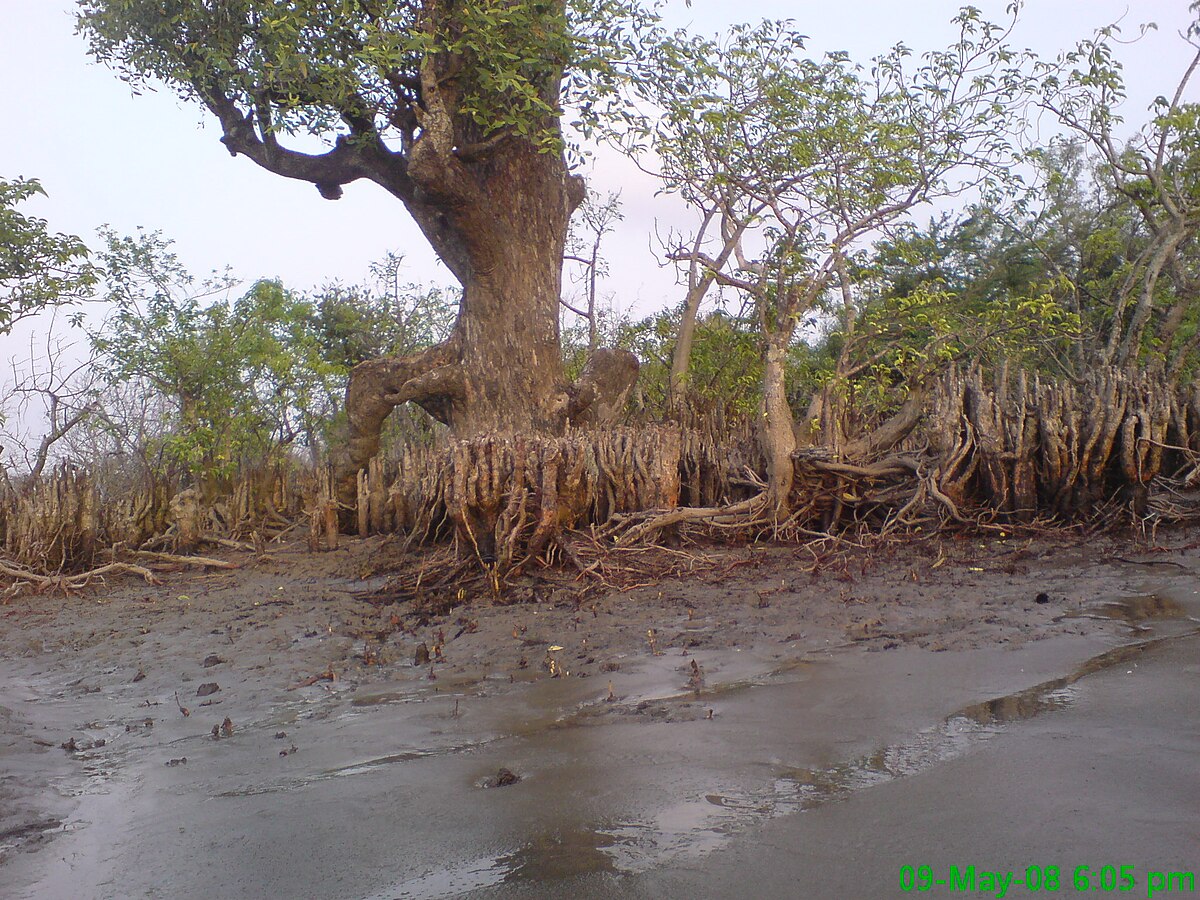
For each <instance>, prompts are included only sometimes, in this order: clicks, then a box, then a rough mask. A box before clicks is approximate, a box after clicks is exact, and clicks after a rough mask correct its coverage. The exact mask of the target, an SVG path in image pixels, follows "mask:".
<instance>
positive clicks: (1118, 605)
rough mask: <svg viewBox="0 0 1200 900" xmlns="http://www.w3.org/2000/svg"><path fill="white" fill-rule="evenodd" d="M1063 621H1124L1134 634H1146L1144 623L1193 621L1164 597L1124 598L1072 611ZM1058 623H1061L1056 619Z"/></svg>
mask: <svg viewBox="0 0 1200 900" xmlns="http://www.w3.org/2000/svg"><path fill="white" fill-rule="evenodd" d="M1061 619H1101V620H1104V621H1111V622H1124V623H1125V624H1126V625H1128V626H1130V627H1131V628H1133V629H1134V630H1135V631H1146V630H1148V629H1147V628H1146V625H1145V623H1147V622H1154V621H1160V620H1165V619H1192V620H1193V621H1197V620H1196V619H1195V617H1193V616H1191V615H1189V614H1188V611H1187V610H1186V609H1184V607H1183V606H1182V605H1181V604H1179V603H1178V602H1176V601H1175V600H1172V599H1171V598H1170V597H1166V596H1163V595H1162V594H1139V595H1136V596H1133V597H1122V598H1120V599H1119V600H1110V601H1107V602H1105V603H1100V604H1097V605H1093V606H1087V607H1084V608H1083V609H1080V610H1076V611H1074V612H1069V613H1067V614H1066V615H1064V616H1061V617H1060V620H1061ZM1056 621H1058V620H1056Z"/></svg>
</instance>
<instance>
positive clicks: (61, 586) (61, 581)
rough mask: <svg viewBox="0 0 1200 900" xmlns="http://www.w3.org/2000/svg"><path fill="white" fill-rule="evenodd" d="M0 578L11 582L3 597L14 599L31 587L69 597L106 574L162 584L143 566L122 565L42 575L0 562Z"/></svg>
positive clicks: (118, 563) (113, 563)
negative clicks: (1, 576)
mask: <svg viewBox="0 0 1200 900" xmlns="http://www.w3.org/2000/svg"><path fill="white" fill-rule="evenodd" d="M0 575H3V576H5V577H6V578H11V579H13V583H12V584H11V585H9V586H8V587H7V588H6V589H5V590H4V593H3V596H5V597H11V596H14V595H16V594H17V593H19V592H20V591H21V590H23V589H25V588H33V589H34V590H35V591H38V592H45V591H62V592H63V593H64V594H69V593H71V592H72V591H82V590H83V589H85V588H87V587H90V586H91V585H92V583H93V582H95V581H97V580H103V579H104V578H105V576H109V575H139V576H141V577H142V578H143V579H145V581H146V583H147V584H156V585H157V584H162V581H160V580H159V579H158V578H157V577H156V576H155V574H154V573H153V572H151V571H150V570H149V569H147V568H145V567H144V566H138V565H134V564H133V563H122V562H112V563H108V564H107V565H103V566H99V567H97V568H95V569H89V570H88V571H86V572H79V573H77V574H75V575H42V574H39V573H37V572H34V571H33V570H31V569H27V568H25V567H24V566H19V565H10V564H9V563H6V562H4V561H2V560H0Z"/></svg>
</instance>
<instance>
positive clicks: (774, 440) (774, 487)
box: [759, 328, 796, 519]
mask: <svg viewBox="0 0 1200 900" xmlns="http://www.w3.org/2000/svg"><path fill="white" fill-rule="evenodd" d="M790 339H791V332H790V329H787V328H784V329H781V330H780V331H778V332H774V333H772V334H769V335H767V337H766V342H767V347H766V354H765V359H764V365H763V378H762V386H763V393H762V400H761V402H760V407H759V412H760V415H759V440H760V441H761V443H762V450H763V456H764V457H765V458H766V461H767V497H768V500H769V501H770V504H771V510H772V512H773V513H774V515H775V516H776V518H777V519H781V518H784V517H785V516H786V514H787V512H788V508H789V507H788V504H789V498H790V496H791V493H792V483H793V481H794V480H795V463H794V462H793V461H792V454H793V453H794V452H795V450H796V432H795V427H794V423H793V421H792V407H791V405H790V404H789V403H788V399H787V380H786V369H785V367H786V364H787V347H788V342H789V341H790Z"/></svg>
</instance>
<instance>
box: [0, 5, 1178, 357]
mask: <svg viewBox="0 0 1200 900" xmlns="http://www.w3.org/2000/svg"><path fill="white" fill-rule="evenodd" d="M976 5H978V6H980V7H981V8H982V9H983V11H984V13H985V14H986V15H988V16H989V17H991V18H993V19H994V20H995V19H1003V17H1004V8H1005V6H1006V5H1007V0H1000V2H992V0H976ZM73 6H74V4H73V3H71V2H70V0H0V11H2V12H0V84H3V85H4V90H3V91H2V92H0V122H3V123H4V135H3V139H2V140H0V176H4V177H8V178H12V177H17V176H25V177H36V178H39V179H41V181H42V183H43V185H44V186H45V188H46V189H47V191H48V192H49V195H50V196H49V199H47V200H39V201H37V202H36V204H34V203H30V204H29V205H28V206H27V207H26V209H27V210H28V211H33V212H36V213H37V214H38V215H41V216H43V217H45V218H46V219H48V220H49V222H50V225H51V227H52V228H53V229H54V230H58V231H67V232H72V233H76V234H79V235H81V236H83V237H84V238H85V239H87V240H89V241H90V242H92V243H95V237H94V236H95V229H96V228H97V227H98V226H100V225H103V224H108V225H111V226H112V227H113V228H115V229H116V230H117V231H119V232H122V233H129V232H132V231H133V230H134V229H135V228H137V227H138V226H143V227H145V228H148V229H161V230H162V231H163V232H164V234H166V235H167V236H169V237H171V238H173V239H174V240H175V241H176V242H177V250H178V251H179V254H180V256H181V258H182V259H183V260H184V262H185V263H186V264H187V265H188V266H189V267H190V268H191V269H192V270H193V271H195V272H198V273H203V272H207V271H209V270H211V269H214V268H221V267H224V266H225V265H227V264H228V265H230V266H232V267H233V269H234V271H235V272H236V273H237V274H238V275H239V276H241V277H243V278H245V279H247V280H252V279H254V278H257V277H276V276H278V277H280V278H282V279H283V280H284V281H285V282H286V283H287V284H288V285H290V286H294V287H297V288H301V289H303V288H308V287H311V286H314V285H319V284H321V283H323V282H326V281H328V280H330V279H341V280H343V281H357V280H361V279H362V277H363V276H364V273H365V271H366V268H367V264H368V263H369V262H371V261H372V260H377V259H379V258H381V257H382V256H383V254H384V253H385V252H387V251H399V252H402V253H404V254H405V255H406V258H407V260H408V269H407V271H406V273H405V274H406V277H407V278H410V279H412V280H417V281H433V282H443V283H444V282H447V281H449V278H448V275H447V274H446V272H445V270H444V269H443V268H440V267H439V266H438V264H437V263H436V260H435V259H434V258H433V256H432V254H431V252H430V251H429V249H428V247H427V246H426V245H425V243H424V241H423V240H422V238H421V236H420V234H419V233H418V232H417V230H416V228H415V227H414V226H413V225H412V224H411V222H410V220H409V219H408V217H407V215H406V213H405V211H404V209H403V207H402V206H401V205H400V204H399V202H397V201H396V200H394V199H393V198H391V197H390V196H389V195H387V194H386V193H384V191H383V190H382V189H380V188H378V187H375V186H374V185H371V184H368V183H366V182H359V183H356V184H352V185H349V186H347V189H346V192H345V196H344V198H343V199H341V200H339V201H337V202H329V201H325V200H322V199H320V197H319V196H318V194H317V191H316V190H315V189H314V188H313V187H312V186H311V185H307V184H304V183H301V182H296V181H289V180H286V179H282V178H278V177H276V176H273V175H270V174H269V173H267V172H265V171H262V170H260V169H258V168H257V167H256V166H255V165H254V164H253V163H251V162H249V161H248V160H246V159H245V158H244V157H239V158H237V159H234V158H232V157H230V156H229V154H228V153H227V152H226V150H225V149H224V147H223V146H222V145H221V144H220V143H219V142H218V138H219V136H220V134H219V130H218V129H217V128H216V127H215V126H214V125H213V123H212V122H210V121H208V120H207V118H206V116H205V115H204V114H203V112H202V110H201V109H199V108H198V107H196V106H193V105H188V104H184V103H183V102H182V101H179V100H177V99H176V98H175V97H174V96H173V95H172V94H171V93H170V92H169V91H167V90H162V91H159V92H158V93H152V94H147V95H144V96H140V97H134V96H131V92H130V89H129V88H128V86H126V85H124V84H122V83H121V82H120V81H118V80H117V79H116V78H115V77H114V76H113V75H112V73H111V72H110V71H108V70H107V69H105V68H104V67H102V66H99V65H96V64H95V63H92V62H91V61H90V60H89V59H88V58H87V56H86V55H85V53H84V44H83V41H82V39H80V38H79V37H77V36H76V35H75V34H74V22H73V18H72V9H73ZM958 6H959V4H958V3H956V2H953V0H950V2H945V0H839V2H836V3H834V2H829V0H820V2H812V0H792V2H783V0H740V2H730V0H694V2H693V4H692V6H691V8H690V9H687V8H686V7H685V5H684V3H683V2H682V0H673V3H672V7H671V9H672V13H673V14H674V15H676V16H677V19H678V21H679V22H680V23H681V24H682V23H684V22H687V21H690V22H692V23H693V24H694V26H695V27H696V28H697V29H698V30H700V31H703V32H713V31H716V30H718V29H720V28H722V27H723V26H725V25H728V24H730V23H731V22H732V21H734V20H741V21H745V20H755V19H760V18H764V17H765V18H787V17H790V18H792V19H794V20H796V22H797V23H798V25H799V27H800V29H801V30H802V31H803V32H804V33H806V34H808V35H810V43H809V46H810V49H811V50H812V51H813V53H814V54H819V53H822V52H824V51H827V50H835V49H844V50H847V51H849V53H850V54H851V57H852V58H853V59H855V60H856V61H861V62H866V61H868V60H869V58H870V57H871V56H872V55H873V54H875V53H878V52H880V51H882V50H884V49H886V48H887V47H889V46H890V45H892V44H894V43H895V42H897V41H900V40H903V41H904V42H905V43H907V44H908V45H909V46H911V47H913V48H914V49H917V50H924V49H931V48H934V47H939V46H944V45H946V44H947V43H948V42H950V41H951V40H952V39H953V37H954V32H953V29H952V27H951V26H950V24H949V20H950V19H951V17H952V16H953V15H954V14H955V12H956V10H957V8H958ZM1187 7H1188V0H1133V2H1113V0H1029V3H1028V6H1027V9H1026V10H1025V12H1024V13H1023V16H1022V22H1021V24H1020V26H1019V30H1018V32H1017V33H1016V35H1015V37H1014V42H1015V43H1017V44H1018V45H1021V46H1029V47H1032V48H1033V49H1035V50H1037V51H1039V52H1040V53H1043V54H1046V55H1051V56H1052V55H1053V54H1054V53H1055V52H1056V51H1057V50H1059V49H1062V48H1065V47H1067V46H1069V45H1071V44H1073V43H1074V41H1075V40H1076V39H1077V38H1079V37H1081V36H1084V35H1086V34H1089V33H1090V32H1091V31H1092V30H1093V29H1095V28H1096V27H1098V26H1101V25H1104V24H1106V23H1108V22H1111V21H1114V20H1117V19H1123V22H1124V28H1123V30H1124V33H1125V35H1126V36H1128V37H1132V36H1134V35H1136V34H1137V32H1138V27H1137V26H1138V25H1139V24H1140V23H1142V22H1146V21H1157V22H1158V23H1159V25H1160V26H1161V27H1160V30H1159V31H1158V32H1157V33H1152V34H1150V35H1149V36H1148V37H1147V38H1145V39H1144V40H1143V41H1142V42H1140V43H1139V44H1137V45H1134V46H1130V47H1126V48H1123V51H1122V59H1124V61H1125V63H1126V68H1127V75H1128V79H1129V82H1130V85H1131V88H1132V90H1131V99H1130V102H1129V104H1128V105H1127V108H1126V117H1127V119H1128V120H1129V121H1141V120H1142V118H1143V116H1142V112H1143V111H1144V110H1145V108H1146V106H1147V105H1148V104H1149V102H1150V101H1151V100H1152V99H1153V98H1154V96H1155V95H1157V94H1159V93H1163V92H1165V91H1167V90H1169V89H1171V88H1172V87H1173V85H1174V80H1175V79H1176V78H1177V77H1178V75H1179V73H1180V72H1181V71H1182V70H1183V67H1184V65H1185V64H1186V61H1187V59H1188V58H1189V56H1190V54H1189V50H1188V47H1187V46H1186V45H1185V44H1184V43H1183V41H1182V40H1181V39H1180V38H1179V37H1178V32H1179V31H1180V30H1181V29H1183V28H1184V27H1185V26H1186V25H1187V23H1188V21H1189V14H1188V11H1187ZM1193 99H1195V97H1193ZM591 174H592V177H591V180H590V183H591V187H592V189H593V190H594V191H596V192H598V193H604V192H605V191H608V190H615V189H621V188H623V189H624V201H625V206H624V210H625V217H626V218H625V222H624V223H623V225H622V229H621V231H620V233H619V234H617V235H616V236H614V238H613V239H611V240H610V242H609V244H608V245H607V248H606V249H607V255H608V256H609V258H610V259H611V260H612V261H613V263H614V265H613V277H612V279H611V280H610V283H609V285H608V289H609V290H610V291H612V292H614V293H616V294H617V295H618V296H619V302H620V305H621V306H623V307H629V306H631V305H632V306H635V308H636V309H637V310H638V311H639V312H647V311H651V310H653V309H657V308H660V307H662V306H664V305H667V304H669V303H675V302H678V300H679V298H680V295H679V292H678V290H677V289H675V288H674V287H673V278H672V276H671V275H670V273H669V272H667V271H665V270H661V269H660V268H659V267H658V265H657V261H656V258H655V253H654V249H655V248H654V246H653V244H652V241H651V238H650V235H651V234H652V232H653V231H654V227H655V223H656V222H659V223H660V224H661V223H668V224H669V223H671V222H676V221H678V220H677V219H676V216H677V213H676V211H674V210H673V209H672V207H671V206H670V204H669V203H668V202H667V201H665V200H663V199H662V198H655V197H654V185H653V183H652V182H650V181H648V180H647V179H646V178H645V177H644V176H643V177H640V178H639V176H638V174H637V173H636V171H635V170H634V169H633V167H632V166H630V165H629V164H628V163H627V162H626V161H624V160H622V159H620V158H619V157H615V156H614V155H612V154H611V153H610V154H608V155H606V156H603V157H601V158H600V160H599V161H598V162H597V163H596V166H595V170H594V171H593V172H592V173H591ZM5 340H8V341H10V342H12V341H15V340H16V338H15V337H13V338H8V339H4V338H0V341H5ZM26 347H27V344H26ZM15 352H17V351H16V348H15V347H10V348H9V352H5V353H2V354H0V356H2V357H5V358H7V357H10V356H11V355H12V354H13V353H15Z"/></svg>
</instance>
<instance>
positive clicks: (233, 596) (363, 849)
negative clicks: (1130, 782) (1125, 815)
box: [0, 535, 1200, 900]
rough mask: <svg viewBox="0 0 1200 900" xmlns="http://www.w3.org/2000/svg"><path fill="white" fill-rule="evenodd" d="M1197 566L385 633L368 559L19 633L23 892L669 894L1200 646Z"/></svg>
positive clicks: (969, 572) (824, 583)
mask: <svg viewBox="0 0 1200 900" xmlns="http://www.w3.org/2000/svg"><path fill="white" fill-rule="evenodd" d="M1188 540H1189V538H1188V536H1187V535H1179V536H1178V537H1177V539H1176V543H1177V545H1178V548H1177V549H1174V550H1169V551H1167V552H1165V553H1158V554H1154V555H1146V556H1145V558H1146V560H1148V561H1150V562H1152V563H1153V564H1149V565H1142V564H1140V563H1139V562H1138V559H1139V557H1137V556H1136V555H1135V553H1134V552H1133V551H1131V550H1129V549H1127V548H1126V549H1124V552H1123V554H1122V555H1123V557H1124V558H1123V559H1116V558H1114V557H1115V556H1117V554H1114V553H1112V552H1107V553H1106V552H1103V551H1102V550H1100V549H1099V548H1097V547H1096V546H1095V545H1094V544H1092V545H1087V544H1080V545H1077V546H1075V547H1073V548H1067V549H1066V550H1063V549H1062V548H1061V547H1047V546H1038V545H1036V544H1034V545H1022V546H1020V547H1016V548H1014V547H1013V546H1012V545H1011V544H1000V543H999V542H997V544H996V545H993V546H972V547H971V548H970V553H969V555H964V556H963V558H960V559H958V560H953V559H952V560H951V561H950V563H949V564H945V563H940V562H938V560H939V559H942V558H943V556H942V555H940V554H939V555H933V554H930V555H928V556H922V555H919V554H918V555H916V556H900V557H898V558H888V559H875V560H874V561H873V562H872V565H871V566H863V567H861V568H860V569H859V570H856V571H855V572H854V573H853V575H852V577H851V578H850V579H848V580H847V579H845V578H842V577H839V575H838V574H833V575H829V576H826V577H824V578H813V577H811V576H808V575H806V576H803V577H800V576H797V575H796V574H795V572H794V559H795V557H794V556H791V555H789V554H788V553H783V552H778V553H775V554H773V555H764V556H763V557H761V558H759V559H756V561H755V564H754V565H753V566H739V568H738V570H737V571H738V576H737V579H736V580H732V579H729V578H726V579H717V580H713V581H710V582H705V581H701V580H699V579H696V580H682V581H678V582H671V583H664V584H660V585H653V586H648V587H645V588H642V589H638V590H636V591H633V592H630V593H627V594H624V595H614V596H611V597H607V598H604V599H602V600H600V601H599V602H597V603H596V604H595V606H594V607H593V608H592V609H587V608H583V609H581V608H579V607H578V606H576V605H573V604H571V603H570V602H564V603H562V604H561V605H553V604H539V605H531V606H525V607H489V606H486V605H484V604H482V603H477V604H476V605H473V606H468V607H465V608H464V609H463V610H455V611H452V612H451V614H450V615H449V616H447V617H446V618H445V619H444V620H443V621H436V620H435V621H431V622H427V623H424V624H422V625H420V626H412V627H403V626H402V627H399V628H397V627H395V626H393V628H392V630H391V631H387V629H384V628H380V627H379V623H381V622H394V621H395V620H396V618H398V613H400V612H402V611H401V610H397V609H393V608H386V607H385V608H383V609H376V608H372V607H370V606H369V605H365V604H363V603H361V602H360V601H358V600H357V599H355V597H356V596H357V593H356V592H357V590H358V587H359V583H360V582H361V580H362V579H361V575H358V576H357V577H356V574H355V573H356V572H357V570H359V569H361V568H363V567H364V566H365V562H366V561H367V559H368V558H369V555H370V554H371V553H377V552H378V549H377V548H372V547H370V546H364V547H362V548H361V549H360V551H359V553H360V555H357V556H356V555H351V556H349V557H348V558H346V559H344V560H343V562H342V570H341V571H337V570H336V569H335V570H334V571H328V568H329V567H328V562H329V560H328V558H324V559H322V558H319V557H318V558H316V559H315V560H312V559H309V558H308V557H301V556H297V557H296V559H295V560H287V561H284V562H281V564H280V565H279V566H278V567H275V568H272V567H269V566H267V567H260V568H258V569H256V570H252V571H247V572H243V573H238V577H237V578H234V579H229V578H222V579H209V580H197V581H193V582H190V583H176V584H172V585H169V586H167V587H166V588H165V589H164V590H163V592H162V593H161V594H157V595H153V596H149V597H148V596H147V595H146V594H145V593H144V592H139V591H136V590H133V591H130V590H128V589H122V590H121V591H114V592H113V593H112V594H110V595H108V596H105V597H102V598H94V597H93V598H84V599H81V598H65V599H64V598H59V599H55V598H32V599H30V600H29V601H28V605H26V606H25V607H22V608H15V607H13V606H12V605H11V604H10V605H9V606H7V607H4V608H0V610H2V611H3V612H5V613H6V615H5V617H4V618H3V619H2V620H0V621H2V622H3V628H4V631H3V633H2V634H0V648H2V649H3V651H4V657H3V659H2V661H0V675H2V676H3V679H4V680H3V684H4V688H3V692H2V693H0V728H2V730H0V760H2V762H3V775H0V894H3V896H5V897H21V898H24V897H28V898H34V897H37V898H41V897H50V898H54V897H64V898H65V897H142V896H145V897H157V896H161V897H213V896H239V897H278V896H289V897H314V898H315V897H322V898H342V897H345V898H372V900H374V898H380V900H383V898H401V897H403V898H419V897H451V896H480V897H487V896H507V895H509V894H512V895H514V896H517V895H521V896H526V895H527V896H599V897H602V896H661V895H662V894H661V893H659V892H660V891H661V889H662V882H661V879H663V878H667V873H671V872H675V871H684V870H687V871H705V870H706V867H709V866H712V865H715V863H714V862H713V861H714V860H719V859H722V858H723V855H727V854H731V853H732V854H735V855H736V853H737V851H738V848H740V847H744V846H746V844H747V842H748V841H749V842H751V844H752V843H753V842H754V840H755V838H754V835H756V834H759V833H765V832H766V831H769V830H770V829H772V828H776V827H782V828H788V827H791V826H789V825H786V824H781V825H778V826H776V825H775V824H774V823H786V822H791V821H792V820H794V819H795V818H796V817H806V816H812V815H816V814H818V813H820V811H821V810H823V809H824V808H826V807H831V806H833V807H844V808H847V809H849V808H854V807H855V806H856V804H859V803H862V804H865V805H864V809H865V810H867V812H864V815H870V813H869V810H870V798H871V797H872V796H878V795H882V794H883V793H885V792H887V791H888V790H890V789H891V788H889V785H892V784H895V783H898V782H905V783H912V784H924V783H925V780H926V779H936V778H938V777H939V773H942V772H946V771H949V770H952V769H953V768H954V766H955V765H957V764H959V763H960V762H961V761H964V760H969V759H972V758H978V757H979V755H980V754H981V752H982V749H983V748H988V747H992V746H997V745H998V742H999V744H1001V745H1002V744H1003V742H1005V741H1006V740H1010V736H1011V735H1013V734H1015V733H1021V731H1022V729H1027V728H1029V727H1030V723H1035V722H1038V721H1042V720H1044V719H1046V718H1047V717H1049V718H1051V719H1052V718H1053V717H1055V716H1059V717H1060V718H1061V717H1065V716H1067V715H1068V714H1069V713H1070V712H1071V711H1072V710H1074V709H1076V708H1077V707H1078V706H1079V705H1080V703H1079V701H1080V698H1081V697H1082V696H1084V695H1085V694H1086V692H1087V691H1088V690H1089V687H1088V686H1089V684H1090V683H1092V682H1094V681H1096V680H1097V679H1100V678H1103V677H1107V676H1108V675H1110V674H1111V673H1117V672H1124V671H1129V672H1131V673H1132V672H1133V671H1134V670H1136V669H1137V668H1138V667H1139V666H1145V665H1147V663H1148V661H1151V660H1154V659H1156V658H1158V657H1159V656H1161V655H1163V654H1166V653H1173V652H1177V649H1175V650H1173V649H1172V648H1179V647H1182V646H1187V647H1192V646H1196V645H1197V634H1198V632H1197V629H1198V628H1200V600H1198V599H1197V598H1198V597H1200V594H1198V593H1197V590H1198V588H1197V587H1196V585H1197V584H1198V583H1200V582H1198V581H1197V572H1198V571H1200V560H1197V559H1196V555H1195V552H1194V551H1193V550H1191V549H1188V544H1187V542H1188ZM1014 557H1015V558H1014ZM1131 559H1132V560H1134V561H1133V562H1130V561H1129V560H1131ZM1165 560H1169V561H1170V562H1171V563H1172V565H1161V564H1159V563H1161V562H1162V561H1165ZM306 566H309V567H312V568H311V570H306V568H305V567H306ZM322 567H323V568H322ZM747 570H750V571H747ZM847 574H849V573H847ZM1039 595H1045V601H1044V602H1043V601H1041V600H1039V599H1038V597H1039ZM764 598H765V601H764ZM71 604H78V605H77V606H76V607H75V608H71ZM14 612H15V613H16V614H13V613H14ZM459 618H465V619H466V620H467V621H469V622H473V623H474V627H473V628H470V629H468V628H467V627H466V626H465V625H459V626H457V627H455V623H456V621H457V620H458V619H459ZM460 629H461V634H460V635H459V636H457V637H454V638H451V637H449V635H452V634H454V633H455V632H457V631H459V630H460ZM439 632H440V638H439ZM377 633H384V634H385V635H386V636H385V638H384V639H379V638H375V639H374V640H372V639H371V638H367V639H365V640H364V638H363V637H362V635H363V634H377ZM648 635H650V637H648ZM422 643H424V644H425V645H426V647H427V648H433V647H436V648H437V652H436V654H431V655H432V656H433V658H432V659H430V660H429V661H428V662H427V661H425V660H422V662H421V665H420V666H417V665H414V661H415V658H414V655H413V654H414V651H415V649H416V647H417V646H418V645H420V644H422ZM439 657H440V659H439ZM323 675H328V676H331V677H328V678H326V677H320V676H323ZM210 685H216V686H217V687H216V689H213V688H212V687H209V686H210ZM1198 693H1200V689H1198ZM185 710H186V714H185V712H184V711H185ZM1064 721H1065V718H1064ZM506 773H507V774H506ZM684 880H685V881H686V879H684ZM668 882H669V879H668ZM710 895H711V896H726V895H730V896H732V895H734V894H733V893H728V894H726V893H714V894H710ZM768 895H769V894H768ZM859 895H861V896H873V894H872V893H871V892H870V891H867V892H865V893H860V894H859ZM879 896H890V894H879Z"/></svg>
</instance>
